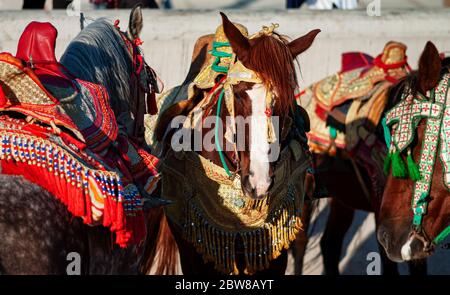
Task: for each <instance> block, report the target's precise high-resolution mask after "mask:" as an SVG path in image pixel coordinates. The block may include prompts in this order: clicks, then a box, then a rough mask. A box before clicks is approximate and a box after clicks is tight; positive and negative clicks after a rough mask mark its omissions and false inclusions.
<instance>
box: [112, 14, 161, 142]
mask: <svg viewBox="0 0 450 295" xmlns="http://www.w3.org/2000/svg"><path fill="white" fill-rule="evenodd" d="M119 23H120V21H119V20H116V21H115V22H114V27H115V28H116V29H117V31H118V32H119V35H120V36H121V37H122V40H123V41H124V43H125V46H126V48H127V51H128V53H129V54H130V56H131V58H132V64H133V66H132V72H131V81H132V84H135V85H136V84H137V86H138V87H135V88H131V89H136V90H135V93H133V95H134V98H135V109H134V110H133V115H134V118H135V122H134V124H135V125H134V131H133V132H134V134H133V136H134V137H136V138H142V134H141V133H142V132H143V130H142V129H143V128H142V126H143V123H142V122H143V120H139V119H138V118H143V116H144V115H145V114H150V115H155V114H156V113H157V112H158V108H157V105H156V93H160V92H161V91H160V89H159V86H158V81H160V80H159V78H158V76H157V74H156V72H155V71H154V70H153V69H152V68H151V67H150V66H149V65H148V64H147V62H146V61H145V58H144V54H143V51H142V49H141V47H140V46H141V45H142V44H143V43H144V42H143V41H142V40H141V39H140V38H134V39H133V38H132V37H131V36H129V34H128V33H126V32H123V31H121V30H120V27H119ZM141 92H144V96H143V97H144V100H145V101H144V103H142V102H141V101H140V100H141V97H142V95H141ZM140 105H144V106H145V108H144V109H140V108H139V106H140Z"/></svg>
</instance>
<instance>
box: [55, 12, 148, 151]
mask: <svg viewBox="0 0 450 295" xmlns="http://www.w3.org/2000/svg"><path fill="white" fill-rule="evenodd" d="M142 28H143V17H142V10H141V6H140V5H137V6H135V7H134V8H133V9H132V10H131V13H130V18H129V23H128V28H127V29H126V31H121V30H120V27H119V21H118V20H117V21H116V22H115V23H114V24H112V23H111V22H110V21H108V20H106V19H98V20H95V21H94V22H92V23H90V24H89V25H88V26H86V27H85V28H84V29H83V30H82V31H81V32H80V33H79V34H78V36H77V37H76V38H75V39H74V40H73V41H72V42H71V43H70V44H69V46H68V48H67V49H66V51H65V52H64V54H63V56H62V58H61V63H62V64H63V65H64V66H65V67H66V68H67V69H69V71H70V72H71V73H72V74H73V75H74V76H75V77H78V78H80V79H83V80H86V81H89V82H92V83H96V84H101V85H103V86H105V88H106V90H107V92H108V94H109V98H110V104H111V108H112V109H113V111H114V113H115V116H116V119H117V121H118V123H119V125H121V126H124V127H125V132H126V133H127V135H128V136H129V137H132V138H134V139H136V140H137V141H138V142H139V143H142V142H143V137H144V126H143V120H144V115H145V113H150V114H154V113H156V105H155V101H154V97H153V95H154V92H155V90H156V88H157V81H156V75H155V73H154V72H153V70H152V69H151V68H150V67H149V66H148V65H147V63H146V62H145V59H144V55H143V52H142V49H141V48H140V45H141V44H142V41H141V39H140V34H141V31H142Z"/></svg>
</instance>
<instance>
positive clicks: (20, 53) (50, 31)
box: [16, 22, 77, 96]
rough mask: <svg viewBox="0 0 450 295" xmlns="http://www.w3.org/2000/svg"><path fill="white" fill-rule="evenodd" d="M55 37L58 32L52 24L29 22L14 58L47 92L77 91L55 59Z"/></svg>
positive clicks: (66, 72)
mask: <svg viewBox="0 0 450 295" xmlns="http://www.w3.org/2000/svg"><path fill="white" fill-rule="evenodd" d="M57 36H58V31H57V29H56V28H55V27H54V26H53V25H52V24H50V23H48V22H45V23H41V22H31V23H30V24H28V26H27V27H26V28H25V30H24V32H23V33H22V35H21V37H20V39H19V43H18V46H17V53H16V57H17V58H18V59H20V60H22V62H24V64H25V65H27V66H28V67H30V68H32V69H33V71H34V73H35V74H36V75H37V76H38V78H39V80H40V81H41V82H42V84H44V85H45V86H47V88H49V89H48V90H50V91H52V88H54V87H57V88H62V89H67V88H69V90H71V91H72V92H76V90H77V89H76V88H75V87H74V85H73V84H72V83H71V80H72V79H73V77H72V75H70V73H68V71H67V70H66V69H65V68H64V66H63V65H62V64H60V63H59V62H58V61H57V59H56V57H55V47H56V38H57ZM53 94H54V95H56V96H57V95H58V94H57V93H53ZM59 95H60V94H59Z"/></svg>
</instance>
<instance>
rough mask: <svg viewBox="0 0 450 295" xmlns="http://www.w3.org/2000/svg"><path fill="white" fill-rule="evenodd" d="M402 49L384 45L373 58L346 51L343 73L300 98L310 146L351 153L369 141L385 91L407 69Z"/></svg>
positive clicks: (323, 81) (317, 151) (323, 150)
mask: <svg viewBox="0 0 450 295" xmlns="http://www.w3.org/2000/svg"><path fill="white" fill-rule="evenodd" d="M405 53H406V46H405V45H404V44H402V43H398V42H388V43H387V44H386V45H385V47H384V49H383V52H382V53H381V54H380V55H378V56H377V57H376V58H372V57H371V56H369V55H367V54H365V53H361V52H351V53H345V54H344V55H343V57H342V62H343V64H342V70H341V71H340V72H338V73H336V74H334V75H332V76H329V77H327V78H325V79H323V80H321V81H319V82H317V83H314V84H313V85H311V86H309V87H308V88H307V89H305V90H303V91H302V92H301V94H300V96H299V97H300V98H299V103H300V104H301V105H302V106H304V107H305V108H306V109H307V111H308V114H309V115H310V119H311V131H310V132H309V134H308V138H309V144H310V148H311V150H312V151H314V152H316V153H329V154H330V155H334V154H335V153H336V149H338V148H339V149H343V150H347V151H349V152H352V151H353V150H354V149H355V148H356V147H357V146H358V143H360V142H361V141H371V143H373V141H374V138H373V136H371V134H372V133H373V132H374V129H375V127H376V126H377V125H378V123H379V121H380V119H381V115H382V113H383V111H384V107H385V105H386V102H387V99H388V90H389V88H390V86H392V85H393V84H394V83H395V82H396V81H397V80H398V79H401V78H402V77H404V76H406V75H407V74H408V72H409V71H410V69H409V66H408V64H407V57H406V54H405Z"/></svg>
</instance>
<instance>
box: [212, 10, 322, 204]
mask: <svg viewBox="0 0 450 295" xmlns="http://www.w3.org/2000/svg"><path fill="white" fill-rule="evenodd" d="M221 15H222V22H223V30H224V33H225V35H226V37H227V39H228V40H229V42H230V45H231V47H232V49H233V52H234V53H235V54H236V59H237V61H238V62H240V63H242V65H243V67H242V68H241V69H240V70H238V71H236V72H235V71H233V70H232V69H230V73H229V76H230V75H232V74H234V75H235V76H239V75H244V76H245V71H246V69H248V70H250V71H251V72H253V73H254V74H255V76H256V79H254V80H252V79H249V80H245V79H241V80H240V81H238V83H235V84H234V85H233V92H234V97H235V99H234V106H235V114H234V115H235V116H236V117H237V116H240V117H242V118H244V120H246V122H247V123H248V125H247V126H248V129H249V132H245V131H246V130H245V128H244V127H242V126H241V128H239V127H240V126H239V125H237V129H238V130H237V131H236V133H237V135H238V136H237V137H238V138H239V133H240V132H244V133H245V135H244V140H245V142H244V145H243V147H244V148H240V149H238V152H237V157H236V158H237V159H234V162H235V163H236V165H238V167H239V171H240V176H241V183H242V189H243V191H244V192H245V193H246V195H247V196H249V197H252V198H255V199H261V198H263V197H264V196H266V195H267V193H268V191H269V189H270V187H271V184H272V183H273V170H274V166H275V163H276V161H277V159H278V155H279V151H280V150H281V148H280V145H281V144H282V143H283V142H282V139H283V138H282V137H283V136H282V134H284V133H285V132H288V130H283V129H284V128H286V129H290V127H291V126H288V125H286V124H285V123H286V121H287V120H288V116H289V115H290V114H292V113H291V111H292V110H293V109H294V108H295V106H294V104H295V99H294V91H295V89H296V87H297V77H296V72H295V65H294V61H295V58H296V57H297V56H298V55H299V54H301V53H302V52H304V51H305V50H307V49H308V48H309V47H310V46H311V44H312V43H313V41H314V39H315V37H316V35H317V34H318V33H319V32H320V30H313V31H311V32H309V33H308V34H306V35H305V36H302V37H300V38H298V39H296V40H294V41H292V42H289V41H287V39H286V38H285V37H283V36H281V35H279V34H278V33H276V32H274V29H275V28H276V25H272V26H271V27H264V28H263V30H262V31H261V32H259V33H257V34H255V35H253V36H251V37H250V38H247V37H245V36H244V35H243V34H242V32H241V31H240V30H239V29H238V28H237V27H236V25H234V24H233V23H232V22H230V20H229V19H228V18H227V16H226V15H225V14H223V13H221ZM247 119H248V120H247ZM274 119H276V120H274ZM306 120H307V116H306ZM275 122H276V123H275ZM274 123H275V124H274ZM239 129H241V130H239ZM274 132H275V134H276V135H275V134H274ZM277 135H278V136H277ZM271 137H272V138H271ZM273 137H275V138H273Z"/></svg>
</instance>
